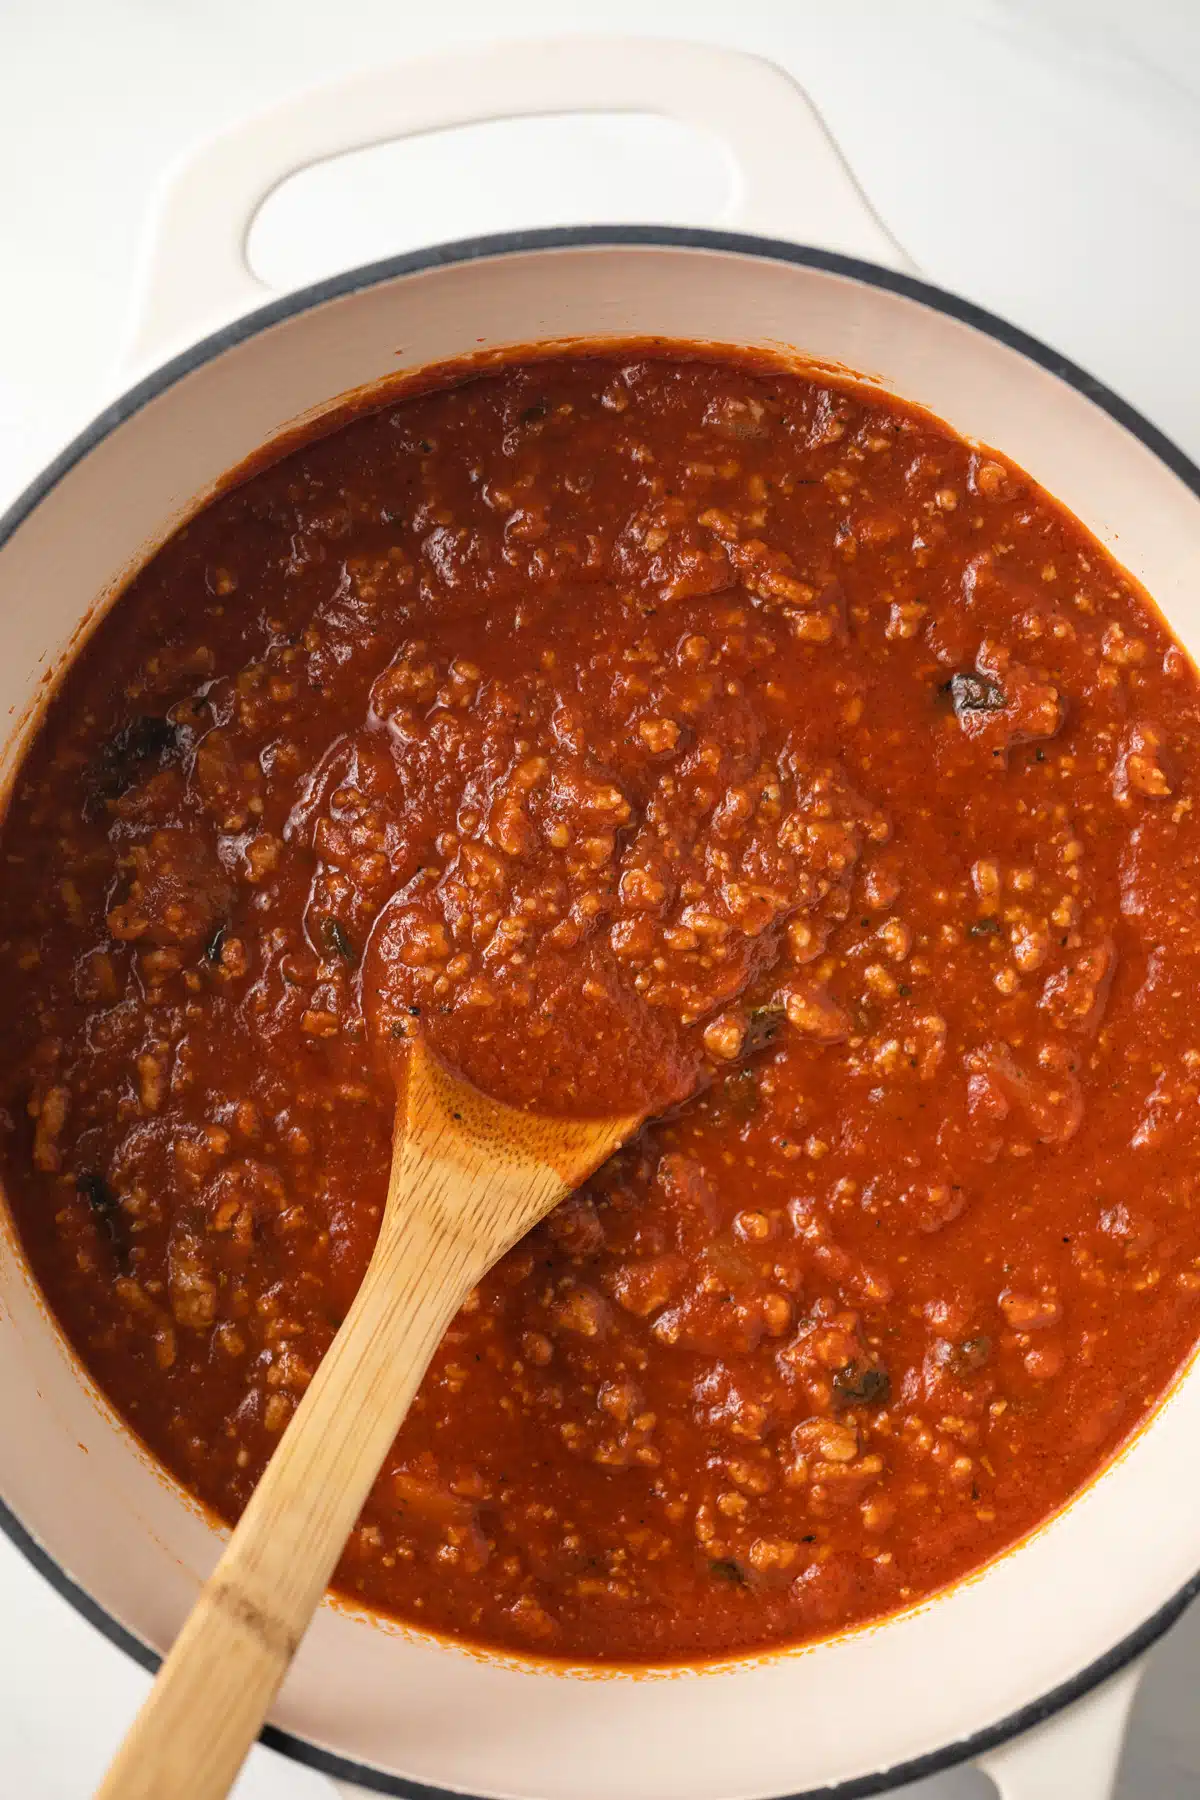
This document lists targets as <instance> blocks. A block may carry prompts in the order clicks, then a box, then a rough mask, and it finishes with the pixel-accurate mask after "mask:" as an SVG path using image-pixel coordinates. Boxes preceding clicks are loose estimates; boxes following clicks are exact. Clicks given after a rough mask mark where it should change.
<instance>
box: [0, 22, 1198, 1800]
mask: <svg viewBox="0 0 1200 1800" xmlns="http://www.w3.org/2000/svg"><path fill="white" fill-rule="evenodd" d="M501 17H502V19H503V30H504V32H505V34H506V35H509V36H533V35H537V34H539V33H563V32H565V31H571V30H588V29H592V30H602V31H605V32H617V31H623V30H627V31H631V32H652V33H654V34H656V35H662V36H668V35H679V36H688V37H692V38H702V39H708V40H712V41H715V42H725V43H729V44H734V45H737V46H738V47H741V48H744V49H748V50H755V51H758V52H760V53H762V54H765V55H768V56H770V57H772V58H773V59H774V60H776V61H778V62H780V63H782V64H784V65H785V66H786V67H788V68H789V69H790V70H791V71H792V72H793V73H794V74H795V75H796V76H797V77H798V78H799V79H800V80H801V81H802V82H803V83H804V84H805V85H806V86H807V88H808V89H809V91H810V93H811V94H812V96H813V97H814V99H815V100H816V102H817V104H818V105H819V107H820V108H821V110H822V112H823V113H824V116H825V118H826V120H827V122H828V124H829V125H830V127H831V129H832V130H833V132H834V134H835V136H836V137H837V138H838V140H839V142H840V143H841V145H842V147H843V149H844V150H845V152H846V154H847V156H848V157H849V159H850V162H851V164H852V166H853V167H854V169H855V172H856V174H857V175H858V178H859V180H860V182H861V183H862V185H863V187H864V188H865V190H866V191H867V193H868V194H869V195H870V197H871V199H872V200H873V202H874V204H875V206H876V208H877V210H878V211H879V213H880V214H881V216H882V217H883V219H884V220H885V221H886V223H887V224H888V226H889V227H890V229H891V230H892V231H893V233H894V234H895V235H896V237H897V238H898V239H899V240H900V242H901V243H903V244H904V246H905V247H906V248H907V250H908V251H909V253H910V254H911V255H912V257H913V258H914V260H915V261H916V262H917V264H918V265H919V266H920V268H921V270H922V271H923V273H925V274H926V275H927V276H928V277H929V278H930V279H931V280H933V281H936V282H938V283H940V284H942V285H944V286H946V287H949V288H953V289H956V290H957V291H959V292H960V293H963V294H966V295H967V296H969V297H970V298H972V299H974V300H977V301H979V302H981V303H982V304H984V305H986V306H989V307H991V308H993V309H994V310H996V311H998V312H1000V313H1003V314H1006V315H1007V316H1008V317H1009V318H1010V319H1012V320H1014V321H1015V322H1016V323H1018V324H1020V325H1022V326H1024V327H1025V328H1026V329H1028V330H1030V331H1033V332H1034V333H1036V334H1037V335H1038V336H1040V337H1043V338H1045V339H1046V340H1048V341H1049V342H1050V343H1051V344H1053V345H1055V346H1056V347H1058V348H1060V349H1061V350H1063V351H1065V352H1066V353H1067V354H1068V355H1069V356H1071V357H1073V358H1074V359H1075V360H1076V361H1078V362H1081V363H1082V364H1083V365H1084V366H1085V367H1086V368H1088V369H1089V370H1091V372H1092V373H1094V374H1095V375H1097V376H1099V377H1100V378H1101V379H1102V380H1104V381H1106V382H1107V383H1109V384H1110V385H1111V386H1113V387H1114V388H1116V389H1117V391H1118V392H1120V393H1121V394H1123V395H1124V397H1125V398H1126V399H1128V400H1129V401H1131V402H1132V403H1133V404H1134V405H1135V406H1137V407H1139V408H1140V409H1141V410H1142V411H1144V412H1145V413H1146V414H1148V415H1149V417H1150V418H1151V419H1152V420H1154V422H1155V423H1156V424H1158V425H1159V426H1161V427H1162V428H1163V429H1164V430H1165V431H1167V432H1168V433H1169V434H1170V435H1171V436H1173V437H1174V438H1175V440H1176V442H1177V443H1179V444H1180V446H1181V447H1182V448H1184V449H1185V450H1187V451H1188V452H1189V453H1190V454H1191V455H1192V456H1193V457H1196V458H1197V459H1200V373H1198V368H1200V365H1198V362H1197V354H1196V335H1195V320H1196V317H1197V292H1198V290H1200V4H1198V3H1197V0H1140V4H1134V3H1133V0H904V4H898V0H839V3H838V4H836V5H818V4H816V0H738V4H736V5H728V4H720V5H719V4H716V3H715V0H690V3H689V4H686V5H684V4H682V3H674V0H605V3H604V4H603V5H601V4H593V5H583V4H572V3H571V0H509V3H508V5H507V6H506V7H505V8H504V10H503V14H502V15H501V14H500V11H499V9H498V8H496V7H495V5H494V4H485V3H484V0H442V4H441V5H440V6H438V7H430V8H424V9H421V10H420V11H419V12H417V11H416V10H415V9H410V8H408V7H406V6H404V5H403V4H398V3H397V0H205V4H204V5H203V6H195V5H188V4H186V0H0V509H2V508H3V506H4V505H5V504H6V503H7V501H8V500H9V499H10V498H12V497H13V496H14V495H15V493H16V492H17V490H18V489H19V487H20V486H21V485H22V484H23V482H24V481H25V480H26V479H27V478H29V477H30V476H32V475H33V474H34V473H36V471H37V469H38V468H39V467H40V466H41V465H42V463H44V462H45V460H46V459H47V458H48V457H49V456H50V455H51V454H52V453H53V452H54V450H55V449H57V448H58V447H59V446H60V445H61V444H62V443H63V442H64V441H65V440H66V439H67V438H68V437H70V436H71V435H72V434H73V432H74V431H75V430H76V429H77V428H78V427H79V426H80V425H82V424H83V423H84V422H86V420H87V418H88V417H89V416H90V415H91V413H92V412H93V411H94V410H95V407H96V404H97V403H98V401H99V399H100V398H101V397H102V396H103V394H104V392H105V390H106V388H107V387H108V386H109V384H110V382H111V380H112V378H113V371H114V366H115V357H116V349H117V345H118V342H119V340H120V337H121V334H122V332H123V330H124V328H125V325H126V323H127V320H128V316H129V309H130V304H131V299H132V293H133V275H132V270H133V267H134V263H135V257H136V252H137V247H138V243H139V239H140V235H141V232H142V229H143V226H144V222H145V217H146V212H147V208H148V205H149V203H150V200H151V198H152V195H153V192H154V190H155V187H156V184H157V182H158V180H159V179H160V177H161V174H162V171H163V168H164V166H165V165H166V164H167V163H168V162H169V161H170V160H171V159H172V158H173V157H175V156H176V155H177V154H179V153H180V152H181V151H183V150H185V149H186V148H187V147H188V146H189V145H192V144H194V143H196V142H198V141H199V140H200V139H201V138H203V137H204V136H206V135H207V134H208V133H209V132H211V131H213V130H214V129H216V128H217V127H219V126H220V125H222V124H224V123H226V122H227V121H230V120H232V119H235V118H237V117H239V116H241V115H243V114H244V113H246V112H248V111H250V110H253V109H257V108H259V107H261V106H262V105H264V104H266V103H268V102H270V101H272V100H274V99H278V98H281V97H283V96H285V95H288V94H291V93H293V92H295V91H297V90H299V89H302V88H304V87H307V86H310V85H312V84H313V83H315V82H318V81H321V80H324V79H327V78H329V77H330V76H333V75H337V74H341V73H345V72H348V71H350V70H352V69H354V68H356V67H358V66H360V65H361V64H363V63H364V62H368V61H369V62H374V63H381V62H387V61H393V60H398V59H399V58H401V57H404V56H409V55H416V54H422V53H426V52H429V51H436V50H440V49H445V48H447V47H449V46H450V45H452V44H455V43H460V42H461V43H466V42H473V41H479V40H487V39H489V38H491V37H494V36H495V35H496V33H497V31H498V30H499V29H500V25H499V20H500V18H501ZM484 129H487V130H490V131H493V132H494V133H496V135H495V137H494V139H493V140H492V142H491V144H490V146H489V148H488V149H487V150H486V152H484V153H483V154H481V151H480V145H481V143H482V139H481V138H480V137H479V135H478V133H465V134H462V135H461V137H460V138H459V140H458V141H457V142H455V141H454V140H445V141H443V142H442V143H441V144H440V145H431V144H429V143H425V144H414V145H410V146H407V147H404V148H402V149H401V150H399V151H396V152H393V153H386V154H381V155H379V156H377V157H376V159H375V165H374V167H373V168H372V167H369V166H368V165H367V164H366V163H363V164H362V165H361V166H360V170H359V173H358V175H357V176H356V178H355V181H356V185H355V186H354V188H353V189H351V190H347V189H345V188H344V187H343V188H342V189H340V190H338V191H337V192H335V191H334V186H333V184H332V182H329V183H324V184H322V182H321V181H319V180H318V181H316V182H312V183H310V186H309V193H308V196H307V199H305V198H304V197H303V196H302V195H301V194H300V193H299V191H298V190H297V191H296V192H295V193H294V194H293V195H291V196H289V195H287V194H285V195H283V196H281V197H280V199H279V200H278V201H277V203H276V206H275V211H274V215H273V217H270V218H264V220H263V222H262V227H261V230H260V231H259V233H258V234H257V237H256V240H255V246H256V250H257V254H258V259H259V272H260V273H268V272H271V273H274V274H275V275H276V276H277V277H278V278H280V279H281V280H284V281H299V280H301V279H308V278H311V277H315V276H317V275H319V274H322V273H325V272H327V271H328V270H329V269H330V268H332V267H336V266H339V265H340V266H345V265H346V264H348V263H351V262H357V261H365V260H368V259H369V258H371V257H372V256H378V255H384V254H387V253H388V252H389V251H394V250H400V249H405V248H409V247H413V246H416V245H418V244H422V243H429V242H431V241H437V240H440V239H448V238H453V237H457V236H462V235H465V234H468V233H470V232H474V231H479V230H496V229H504V228H507V227H515V226H522V225H536V224H573V223H579V222H580V221H581V220H612V219H614V218H636V219H643V220H652V219H654V218H656V217H657V218H659V219H669V220H670V221H671V222H675V223H692V224H702V223H714V224H715V223H719V222H720V214H721V207H722V204H723V188H722V174H721V170H720V168H719V167H718V166H716V165H714V163H713V162H712V158H711V151H710V150H709V148H708V147H706V146H705V145H699V146H696V145H691V146H690V147H689V145H688V144H687V143H686V141H685V140H683V139H681V138H680V136H679V134H677V133H674V132H673V131H671V130H668V129H667V128H666V127H663V126H661V125H659V124H657V123H655V122H648V121H645V120H625V121H621V120H616V119H611V118H610V119H605V120H592V121H589V122H587V123H586V124H579V123H576V125H575V126H574V127H571V126H566V125H564V126H558V125H556V126H554V127H552V128H551V129H552V130H553V131H554V133H555V139H554V150H553V154H551V155H547V154H546V144H547V140H546V138H545V136H544V130H545V129H546V128H544V127H539V128H537V129H536V130H531V129H530V128H528V127H518V126H511V127H503V128H499V129H497V128H494V127H489V128H484ZM414 177H416V178H417V179H414ZM414 188H417V189H418V190H419V201H418V200H414ZM314 245H320V246H321V248H320V249H319V250H314V249H313V246H314ZM145 1680H146V1678H145V1677H144V1676H143V1675H141V1674H140V1672H139V1671H137V1670H136V1669H134V1668H133V1667H132V1666H131V1665H130V1664H129V1663H128V1662H127V1661H126V1660H125V1658H124V1657H123V1656H122V1655H121V1654H120V1652H118V1651H117V1650H115V1649H113V1648H112V1647H111V1646H109V1645H108V1644H107V1643H106V1642H105V1641H104V1640H103V1639H101V1638H100V1637H99V1636H98V1635H97V1634H96V1633H95V1632H94V1631H93V1630H92V1629H91V1627H90V1626H88V1625H86V1624H85V1623H83V1621H82V1620H81V1619H79V1618H78V1617H77V1616H76V1615H75V1614H74V1613H73V1612H72V1610H71V1609H70V1608H69V1607H68V1606H67V1604H66V1602H65V1601H63V1600H61V1599H59V1598H58V1596H57V1595H56V1594H54V1593H53V1592H52V1591H51V1590H50V1589H49V1587H48V1586H46V1584H45V1583H44V1582H43V1581H42V1580H41V1578H40V1577H39V1576H37V1575H36V1574H35V1573H34V1572H33V1570H32V1569H31V1568H30V1567H29V1566H28V1565H27V1564H26V1563H25V1562H24V1561H23V1560H22V1558H21V1557H20V1556H19V1555H18V1553H17V1552H16V1551H15V1550H13V1549H12V1548H11V1547H10V1546H9V1545H8V1544H7V1542H0V1793H2V1794H5V1795H7V1794H13V1795H16V1794H18V1793H19V1794H20V1795H21V1796H22V1797H23V1800H78V1796H81V1795H83V1794H85V1793H88V1792H90V1790H91V1788H92V1786H93V1785H94V1783H95V1781H96V1779H97V1778H98V1776H99V1774H100V1771H101V1769H102V1767H103V1765H104V1762H105V1759H106V1756H107V1754H108V1753H109V1751H110V1750H111V1748H112V1747H113V1745H114V1744H115V1742H116V1740H117V1738H118V1737H119V1735H120V1732H121V1730H122V1728H123V1726H124V1724H125V1722H126V1721H127V1720H128V1718H129V1717H130V1716H131V1714H132V1711H133V1709H134V1707H135V1704H136V1701H137V1698H138V1696H139V1694H140V1693H141V1691H142V1689H143V1687H144V1685H145ZM1198 1681H1200V1614H1198V1613H1196V1612H1193V1613H1192V1614H1189V1615H1188V1616H1186V1617H1185V1618H1184V1619H1183V1620H1182V1621H1181V1623H1180V1624H1179V1625H1178V1626H1176V1628H1175V1630H1174V1631H1173V1632H1172V1633H1171V1636H1170V1638H1169V1639H1168V1640H1167V1641H1166V1642H1165V1643H1164V1644H1163V1645H1162V1646H1161V1648H1160V1649H1159V1650H1158V1651H1157V1652H1155V1654H1154V1656H1153V1658H1152V1660H1151V1668H1150V1671H1149V1673H1148V1675H1147V1678H1146V1680H1145V1682H1144V1683H1143V1687H1142V1691H1141V1694H1140V1696H1139V1699H1138V1702H1137V1706H1136V1708H1135V1714H1134V1722H1133V1727H1132V1730H1131V1733H1130V1738H1129V1743H1128V1745H1127V1749H1126V1753H1125V1757H1124V1761H1123V1765H1122V1773H1121V1779H1120V1783H1119V1786H1118V1794H1119V1796H1120V1800H1181V1797H1182V1796H1184V1795H1188V1794H1194V1795H1200V1709H1198V1708H1197V1707H1196V1704H1195V1698H1194V1695H1195V1691H1196V1687H1197V1682H1198ZM64 1692H65V1693H66V1694H67V1695H68V1696H69V1699H70V1707H69V1713H70V1721H71V1722H70V1726H69V1728H67V1727H65V1726H64V1722H63V1719H64V1708H63V1706H62V1703H61V1700H60V1699H58V1698H55V1697H54V1696H57V1695H62V1694H63V1693H64ZM331 1791H332V1790H331V1788H330V1786H329V1784H328V1783H327V1782H326V1781H325V1780H324V1779H323V1778H321V1777H320V1776H317V1775H314V1774H312V1773H311V1772H310V1771H307V1770H305V1769H301V1768H298V1767H296V1766H294V1765H292V1764H290V1763H287V1762H285V1761H283V1760H282V1759H281V1758H279V1757H277V1756H274V1755H272V1754H270V1753H269V1752H267V1751H264V1750H261V1749H259V1750H256V1751H255V1752H254V1755H253V1757H252V1758H251V1761H250V1763H249V1764H248V1765H247V1769H246V1772H245V1774H244V1776H243V1778H242V1782H241V1784H240V1785H239V1788H238V1793H239V1795H240V1796H241V1800H319V1797H322V1796H323V1797H324V1800H329V1796H330V1794H331ZM987 1791H988V1789H987V1784H986V1783H984V1782H983V1781H982V1779H981V1778H978V1777H975V1776H973V1775H971V1774H969V1773H962V1772H959V1773H952V1774H950V1775H947V1776H943V1777H940V1778H938V1779H937V1780H936V1781H933V1782H929V1783H922V1784H920V1785H919V1786H918V1787H914V1788H911V1789H908V1790H906V1792H907V1793H908V1794H909V1795H911V1796H913V1797H914V1800H915V1797H916V1796H917V1795H918V1794H919V1795H920V1796H922V1800H973V1797H977V1796H980V1795H982V1794H984V1793H986V1792H987ZM1063 1800H1071V1796H1069V1795H1064V1797H1063Z"/></svg>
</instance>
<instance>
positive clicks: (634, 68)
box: [123, 37, 912, 366]
mask: <svg viewBox="0 0 1200 1800" xmlns="http://www.w3.org/2000/svg"><path fill="white" fill-rule="evenodd" d="M589 112H648V113H656V114H659V115H662V116H665V117H668V118H671V119H674V120H676V121H678V122H679V123H680V124H683V125H688V126H691V127H693V128H695V129H699V130H701V131H706V132H710V133H714V134H715V135H716V136H717V137H718V138H719V139H720V140H721V141H722V142H723V144H724V145H725V148H726V150H727V151H728V153H729V155H730V158H731V160H732V162H733V164H734V167H735V170H736V173H737V178H738V194H737V199H736V202H735V204H734V207H733V208H732V216H731V217H730V218H729V219H728V220H727V221H725V222H728V223H730V224H732V225H736V226H737V227H738V228H740V229H742V230H745V231H750V232H757V233H759V234H760V235H763V236H766V237H783V238H791V239H793V240H795V239H799V240H800V241H803V242H807V243H811V244H817V245H820V246H821V247H823V248H826V249H833V250H841V251H844V252H846V253H848V254H850V255H855V256H862V257H866V258H869V259H870V260H872V261H874V262H877V263H883V264H885V265H886V266H888V267H889V268H911V267H912V264H911V263H910V262H909V260H908V258H907V257H906V255H905V253H904V251H903V250H902V249H901V248H900V246H899V245H898V244H897V243H896V241H895V239H894V238H892V236H891V235H890V233H889V232H888V231H887V230H886V228H885V227H884V226H883V224H882V223H881V222H880V220H879V219H878V218H877V217H876V215H875V212H874V211H873V209H872V207H871V205H870V203H869V201H868V200H867V198H866V196H865V195H864V194H863V193H862V191H861V189H860V188H859V186H858V184H857V182H856V181H855V179H854V177H853V175H852V174H851V173H850V170H849V169H848V168H847V166H846V163H845V162H844V160H843V158H842V155H841V152H840V151H839V150H838V148H837V145H836V144H835V143H834V141H833V139H832V138H831V137H830V135H829V133H828V131H827V130H826V128H825V125H824V123H823V122H822V120H821V118H820V115H819V114H818V112H817V111H816V108H815V107H814V106H813V104H812V102H811V100H810V99H809V98H808V96H807V94H806V93H805V92H804V90H803V89H802V88H801V87H799V86H798V85H797V84H796V83H795V82H794V81H793V80H792V79H791V77H790V76H789V75H787V74H786V73H785V72H784V71H783V70H782V69H780V68H778V67H776V65H775V64H774V63H770V62H767V61H765V60H763V59H762V58H761V57H757V56H750V55H747V54H745V53H744V52H741V51H732V50H724V49H718V48H716V47H715V46H711V45H707V44H693V43H675V42H672V41H670V40H666V39H655V38H610V37H596V38H591V37H575V38H557V39H546V40H542V41H537V42H531V43H501V44H494V45H489V46H486V47H482V48H478V49H474V48H472V49H463V50H457V51H453V52H450V53H448V54H446V55H442V56H437V57H430V58H426V59H423V60H420V61H413V62H408V63H401V64H396V65H393V66H391V67H387V68H364V69H361V70H359V71H358V72H357V73H356V74H354V75H351V76H349V77H348V78H347V79H345V80H342V81H338V82H334V83H331V84H330V85H329V86H327V87H321V88H317V89H315V90H313V91H312V92H310V93H306V94H300V95H297V96H295V97H294V98H292V99H289V100H285V101H284V102H283V103H282V104H281V105H278V106H275V107H272V108H270V109H269V110H268V111H266V112H262V113H259V114H257V115H256V116H255V117H253V118H250V119H246V120H244V121H243V122H242V123H240V124H238V125H234V126H232V127H231V128H230V129H228V130H226V131H224V132H222V133H221V134H220V135H219V136H217V137H214V138H212V139H211V140H210V141H209V142H208V143H207V144H204V145H202V146H201V148H200V149H199V150H197V151H194V152H192V153H191V154H190V155H189V156H188V157H186V158H185V159H184V160H183V161H182V163H180V164H179V165H177V167H176V168H175V169H174V171H173V172H172V173H171V174H170V175H169V176H168V179H167V181H166V184H165V187H164V189H163V191H162V193H161V195H160V199H159V202H158V206H157V210H156V213H155V216H154V219H153V222H152V225H151V229H150V232H149V235H148V239H147V245H146V250H145V252H144V255H143V264H142V279H141V284H140V292H141V303H140V306H139V308H138V312H137V317H136V321H135V325H134V329H133V332H132V334H131V336H130V339H129V341H128V343H127V345H126V348H125V355H124V358H123V361H124V363H125V365H126V366H128V365H129V364H131V363H136V364H139V365H146V364H149V363H150V362H153V361H157V360H160V359H161V358H162V357H163V356H164V355H165V354H167V353H168V352H169V351H171V350H173V349H177V348H182V346H183V344H184V342H186V341H189V340H191V339H193V338H194V337H195V336H196V335H197V334H198V333H199V332H202V331H206V330H209V329H213V328H215V327H216V326H217V325H219V324H222V323H225V322H227V321H228V320H229V319H231V318H234V317H236V316H237V315H239V314H240V313H244V312H247V311H249V310H251V309H252V308H253V307H255V306H258V305H262V304H263V303H264V302H265V301H266V300H267V299H269V298H270V290H269V289H267V288H266V287H265V286H264V285H263V284H262V283H261V282H259V281H258V280H257V278H256V277H255V276H254V274H253V273H252V272H251V270H250V268H249V266H248V264H247V261H246V239H247V235H248V233H249V230H250V226H251V224H252V222H253V220H254V216H255V214H256V213H257V211H258V209H259V207H260V206H261V205H262V203H263V201H264V200H265V199H266V197H267V195H268V194H269V193H270V192H271V191H272V189H274V188H276V187H278V185H279V183H280V182H282V181H283V180H285V179H286V177H287V176H289V175H293V174H295V173H296V172H297V171H298V170H300V169H303V168H307V167H308V166H310V165H311V164H313V163H316V162H320V161H322V160H324V159H325V158H326V157H331V156H338V155H341V154H343V153H345V152H346V151H351V150H360V149H365V148H366V147H368V146H369V145H372V144H380V143H385V142H387V141H388V140H390V139H394V138H404V137H413V136H416V135H419V134H421V133H423V132H430V131H439V130H443V129H446V128H448V127H452V126H459V125H473V124H478V123H481V122H484V121H487V120H494V119H510V118H528V117H534V116H539V115H540V116H546V115H550V114H564V113H589Z"/></svg>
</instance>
